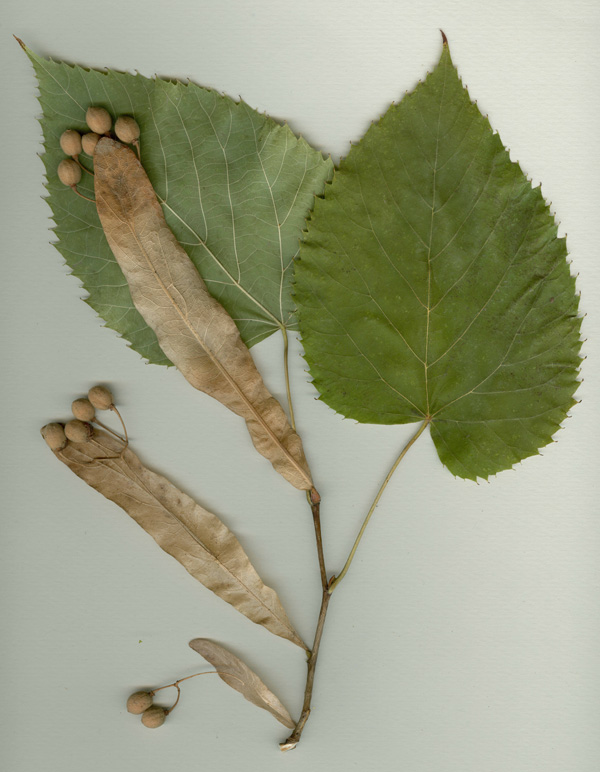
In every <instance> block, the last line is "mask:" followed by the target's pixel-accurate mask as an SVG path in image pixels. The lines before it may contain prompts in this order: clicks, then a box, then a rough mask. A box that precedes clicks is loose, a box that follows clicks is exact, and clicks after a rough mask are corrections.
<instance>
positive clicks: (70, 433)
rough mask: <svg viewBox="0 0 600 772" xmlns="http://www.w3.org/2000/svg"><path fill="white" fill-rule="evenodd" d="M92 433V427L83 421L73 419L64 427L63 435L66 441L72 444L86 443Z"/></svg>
mask: <svg viewBox="0 0 600 772" xmlns="http://www.w3.org/2000/svg"><path fill="white" fill-rule="evenodd" d="M93 433H94V427H93V426H91V425H90V424H88V423H85V421H80V420H79V419H78V418H74V419H73V420H72V421H69V423H68V424H67V425H66V426H65V434H66V435H67V439H69V440H71V441H72V442H87V440H89V438H90V437H91V436H92V435H93Z"/></svg>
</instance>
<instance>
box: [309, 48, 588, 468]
mask: <svg viewBox="0 0 600 772" xmlns="http://www.w3.org/2000/svg"><path fill="white" fill-rule="evenodd" d="M566 254H567V253H566V245H565V241H564V239H562V238H557V228H556V224H555V222H554V219H553V217H552V215H551V213H550V211H549V209H548V207H547V206H546V203H545V201H544V199H543V197H542V193H541V190H540V188H532V186H531V184H530V182H529V181H528V179H527V178H526V177H525V175H524V174H523V172H522V171H521V169H520V167H519V165H518V164H516V163H513V162H511V160H510V158H509V154H508V152H507V151H506V150H505V149H504V147H503V146H502V143H501V141H500V138H499V137H498V135H497V134H495V133H494V132H493V131H492V129H491V127H490V124H489V122H488V120H487V118H485V117H483V116H482V115H481V113H480V112H479V110H478V108H477V106H476V105H475V104H473V103H472V102H471V101H470V98H469V95H468V93H467V91H466V89H464V88H463V86H462V84H461V81H460V79H459V77H458V74H457V72H456V69H455V68H454V66H453V64H452V61H451V58H450V52H449V50H448V47H447V45H445V46H444V49H443V53H442V56H441V59H440V62H439V64H438V66H437V67H436V68H435V70H434V71H433V72H432V73H431V74H430V75H428V77H427V79H426V80H425V81H424V82H423V83H421V84H419V85H418V86H417V88H416V89H415V90H414V91H413V92H412V93H411V94H408V95H407V96H405V97H404V98H403V99H402V101H401V102H400V103H399V104H398V105H393V106H392V107H390V109H389V110H388V111H387V113H386V114H385V115H384V116H383V117H382V118H381V120H380V121H379V122H378V123H376V124H374V125H373V126H372V127H371V128H370V129H369V130H368V131H367V133H366V134H365V136H364V137H363V139H362V140H361V141H360V143H359V144H358V145H356V146H354V147H352V149H351V151H350V153H349V155H348V157H347V158H346V159H345V160H344V161H343V162H342V164H341V166H340V169H339V171H337V172H336V174H335V177H334V180H333V183H332V184H331V185H330V186H327V190H326V193H325V196H324V198H323V199H320V200H317V202H316V205H315V209H314V212H313V215H312V218H311V220H310V222H309V225H308V232H307V234H306V238H305V240H304V242H303V244H302V245H301V250H300V257H301V259H300V260H299V261H298V262H297V266H296V272H295V279H296V288H295V299H296V301H297V304H298V309H299V323H300V330H301V334H302V340H303V345H304V348H305V353H306V359H307V361H308V363H309V366H310V372H311V374H312V376H313V378H314V384H315V386H316V388H317V389H318V390H319V392H320V393H321V398H322V399H323V400H324V401H325V402H326V403H327V404H328V405H330V406H331V407H332V408H334V409H335V410H336V411H338V412H340V413H342V414H343V415H345V416H348V417H351V418H354V419H356V420H358V421H361V422H371V423H384V424H392V423H409V422H413V421H423V420H429V421H430V426H431V435H432V438H433V441H434V443H435V446H436V448H437V451H438V454H439V456H440V458H441V460H442V462H443V463H444V464H445V465H446V466H447V467H448V468H449V469H450V471H451V472H453V473H454V474H456V475H458V476H460V477H466V478H471V479H476V478H477V477H482V478H487V477H488V476H489V475H491V474H495V473H496V472H498V471H500V470H502V469H507V468H510V467H512V466H513V465H514V464H515V463H517V462H519V461H521V460H522V459H524V458H526V457H527V456H530V455H532V454H535V453H537V452H538V451H539V448H540V447H542V446H544V445H546V444H547V443H548V442H550V440H551V438H552V435H553V434H554V432H555V431H556V430H557V429H558V427H559V425H560V423H561V422H562V421H563V419H564V418H565V416H566V414H567V411H568V410H569V408H570V407H571V406H572V405H573V402H574V400H573V394H574V392H575V390H576V388H577V385H578V381H577V372H578V366H579V362H580V358H579V354H578V352H579V347H580V343H579V326H580V320H579V318H578V316H577V307H578V299H577V297H576V295H575V284H574V279H573V277H571V275H570V271H569V267H568V264H567V261H566Z"/></svg>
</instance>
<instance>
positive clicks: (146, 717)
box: [142, 705, 167, 729]
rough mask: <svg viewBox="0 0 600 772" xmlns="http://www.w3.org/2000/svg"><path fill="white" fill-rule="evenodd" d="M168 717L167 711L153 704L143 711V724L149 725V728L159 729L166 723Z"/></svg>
mask: <svg viewBox="0 0 600 772" xmlns="http://www.w3.org/2000/svg"><path fill="white" fill-rule="evenodd" d="M166 717H167V711H166V710H165V709H164V708H161V707H159V706H158V705H152V707H151V708H147V710H145V711H144V712H143V713H142V724H143V725H144V726H147V727H148V729H158V727H159V726H162V725H163V724H164V723H165V718H166Z"/></svg>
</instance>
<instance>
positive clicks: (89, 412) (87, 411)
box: [71, 397, 96, 421]
mask: <svg viewBox="0 0 600 772" xmlns="http://www.w3.org/2000/svg"><path fill="white" fill-rule="evenodd" d="M71 410H72V412H73V415H74V416H75V418H79V420H80V421H93V420H94V418H95V417H96V411H95V410H94V406H93V405H92V403H91V402H90V401H89V399H86V397H81V398H80V399H76V400H75V401H74V402H73V404H72V405H71Z"/></svg>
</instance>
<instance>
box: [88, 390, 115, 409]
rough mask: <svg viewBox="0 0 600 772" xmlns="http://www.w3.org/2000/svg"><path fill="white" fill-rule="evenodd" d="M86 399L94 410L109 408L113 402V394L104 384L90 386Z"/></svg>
mask: <svg viewBox="0 0 600 772" xmlns="http://www.w3.org/2000/svg"><path fill="white" fill-rule="evenodd" d="M88 399H89V401H90V402H91V403H92V405H93V406H94V407H95V408H96V410H110V408H111V407H112V406H113V404H114V402H113V396H112V394H111V393H110V391H109V390H108V389H107V388H106V387H105V386H92V388H91V389H90V390H89V391H88Z"/></svg>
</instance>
